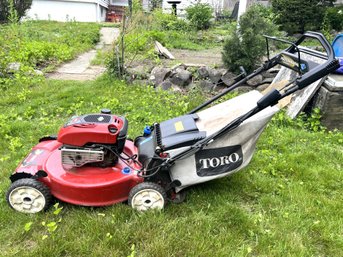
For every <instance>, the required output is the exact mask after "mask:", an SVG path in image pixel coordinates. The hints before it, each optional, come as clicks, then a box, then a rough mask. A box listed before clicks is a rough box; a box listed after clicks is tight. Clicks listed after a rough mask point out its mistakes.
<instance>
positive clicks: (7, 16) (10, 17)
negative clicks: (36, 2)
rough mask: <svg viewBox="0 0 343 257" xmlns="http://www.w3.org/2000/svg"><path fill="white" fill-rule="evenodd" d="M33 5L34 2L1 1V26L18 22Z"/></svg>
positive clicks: (28, 0) (30, 0)
mask: <svg viewBox="0 0 343 257" xmlns="http://www.w3.org/2000/svg"><path fill="white" fill-rule="evenodd" d="M31 5H32V0H0V24H1V23H6V22H13V21H15V22H18V21H19V20H20V19H21V18H22V17H23V16H25V12H26V11H27V10H28V9H30V7H31Z"/></svg>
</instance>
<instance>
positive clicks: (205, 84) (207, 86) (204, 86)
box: [198, 80, 214, 92]
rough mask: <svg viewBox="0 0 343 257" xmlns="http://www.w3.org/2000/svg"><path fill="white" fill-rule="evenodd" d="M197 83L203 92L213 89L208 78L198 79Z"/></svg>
mask: <svg viewBox="0 0 343 257" xmlns="http://www.w3.org/2000/svg"><path fill="white" fill-rule="evenodd" d="M198 85H199V87H200V88H201V89H202V90H203V91H204V92H211V91H212V90H213V89H214V85H213V83H212V82H211V81H208V80H200V81H199V84H198Z"/></svg>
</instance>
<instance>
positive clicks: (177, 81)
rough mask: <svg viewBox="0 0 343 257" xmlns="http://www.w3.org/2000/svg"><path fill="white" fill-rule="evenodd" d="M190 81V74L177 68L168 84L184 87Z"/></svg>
mask: <svg viewBox="0 0 343 257" xmlns="http://www.w3.org/2000/svg"><path fill="white" fill-rule="evenodd" d="M191 81H192V73H191V72H189V71H187V70H182V69H179V68H177V69H176V70H175V71H174V72H173V74H172V75H171V77H170V82H171V83H173V84H174V85H176V86H180V87H185V86H187V85H189V83H191Z"/></svg>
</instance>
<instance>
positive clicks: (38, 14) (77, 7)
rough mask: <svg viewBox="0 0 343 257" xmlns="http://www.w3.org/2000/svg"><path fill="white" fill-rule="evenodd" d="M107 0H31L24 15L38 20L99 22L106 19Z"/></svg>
mask: <svg viewBox="0 0 343 257" xmlns="http://www.w3.org/2000/svg"><path fill="white" fill-rule="evenodd" d="M107 6H108V1H99V2H95V1H87V0H86V1H82V2H81V1H59V0H52V1H51V0H33V1H32V5H31V8H30V10H29V11H28V12H27V14H26V17H27V18H29V19H38V20H54V21H70V20H75V21H80V22H97V21H98V22H100V21H105V19H106V10H107Z"/></svg>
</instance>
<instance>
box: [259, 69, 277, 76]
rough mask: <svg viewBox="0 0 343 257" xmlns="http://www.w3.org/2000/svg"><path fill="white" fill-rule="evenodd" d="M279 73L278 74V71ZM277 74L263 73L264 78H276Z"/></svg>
mask: <svg viewBox="0 0 343 257" xmlns="http://www.w3.org/2000/svg"><path fill="white" fill-rule="evenodd" d="M277 72H278V71H277ZM277 72H274V71H273V72H270V71H269V70H268V71H266V72H264V73H262V76H263V77H264V78H275V76H276V73H277Z"/></svg>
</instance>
